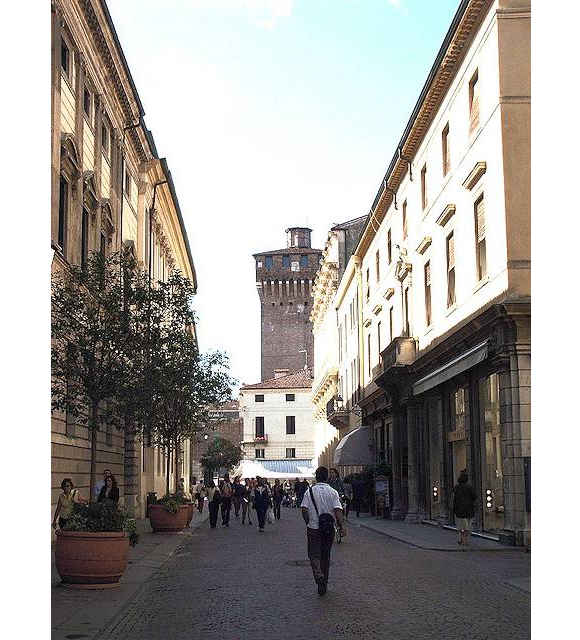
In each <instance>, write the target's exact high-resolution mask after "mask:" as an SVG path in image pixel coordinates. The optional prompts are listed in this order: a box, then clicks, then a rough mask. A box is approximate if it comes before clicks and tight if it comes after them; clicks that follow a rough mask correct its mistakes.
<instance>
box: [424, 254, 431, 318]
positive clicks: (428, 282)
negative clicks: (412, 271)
mask: <svg viewBox="0 0 580 640" xmlns="http://www.w3.org/2000/svg"><path fill="white" fill-rule="evenodd" d="M425 322H426V324H427V326H428V327H429V326H431V262H430V261H429V260H428V261H427V262H426V263H425Z"/></svg>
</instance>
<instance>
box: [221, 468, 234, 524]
mask: <svg viewBox="0 0 580 640" xmlns="http://www.w3.org/2000/svg"><path fill="white" fill-rule="evenodd" d="M233 492H234V491H233V488H232V483H231V482H230V476H229V474H227V473H226V474H225V475H224V479H223V480H222V483H221V484H220V495H221V505H222V527H229V526H230V511H231V509H232V494H233Z"/></svg>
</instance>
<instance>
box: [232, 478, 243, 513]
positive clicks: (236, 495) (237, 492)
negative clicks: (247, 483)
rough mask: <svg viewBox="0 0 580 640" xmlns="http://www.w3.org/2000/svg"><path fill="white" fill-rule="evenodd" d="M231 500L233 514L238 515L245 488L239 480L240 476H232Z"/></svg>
mask: <svg viewBox="0 0 580 640" xmlns="http://www.w3.org/2000/svg"><path fill="white" fill-rule="evenodd" d="M232 489H233V496H232V502H233V503H234V514H235V516H236V518H239V517H240V507H241V506H242V498H243V497H244V493H245V492H246V489H245V487H244V485H243V484H242V483H241V481H240V476H236V477H235V478H234V484H233V487H232Z"/></svg>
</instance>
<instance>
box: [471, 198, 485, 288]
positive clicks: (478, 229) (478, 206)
mask: <svg viewBox="0 0 580 640" xmlns="http://www.w3.org/2000/svg"><path fill="white" fill-rule="evenodd" d="M474 210H475V254H476V260H477V280H478V282H479V281H480V280H483V278H485V276H486V275H487V255H486V242H485V203H484V199H483V195H482V196H481V197H480V198H479V199H478V200H477V201H476V203H475V205H474Z"/></svg>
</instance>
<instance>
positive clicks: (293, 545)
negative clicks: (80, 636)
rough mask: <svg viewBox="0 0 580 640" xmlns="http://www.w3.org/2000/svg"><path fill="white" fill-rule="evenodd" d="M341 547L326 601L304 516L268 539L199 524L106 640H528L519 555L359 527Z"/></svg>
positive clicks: (288, 518) (276, 528)
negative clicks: (465, 549) (426, 544)
mask: <svg viewBox="0 0 580 640" xmlns="http://www.w3.org/2000/svg"><path fill="white" fill-rule="evenodd" d="M351 523H352V524H351V525H349V531H348V538H347V539H346V540H345V542H344V543H343V544H341V545H336V544H335V545H334V546H333V551H332V565H331V570H330V581H329V590H328V593H327V594H326V595H325V596H324V597H319V596H318V595H317V593H316V587H315V584H314V582H313V579H312V574H311V570H310V566H309V563H308V560H307V556H306V544H305V533H304V524H303V522H302V519H301V518H300V514H299V512H298V511H297V510H288V509H284V510H283V511H282V520H281V521H280V522H278V523H276V524H274V525H271V526H270V525H268V526H267V528H266V532H265V533H264V534H259V533H258V531H257V530H256V527H255V526H253V527H249V526H247V525H246V526H245V527H242V525H241V524H240V522H239V520H236V519H235V518H234V517H233V514H232V522H231V525H230V527H229V528H228V529H226V528H220V527H219V525H218V528H217V529H215V530H210V529H209V525H208V523H204V524H203V525H202V526H201V527H200V528H199V529H197V530H196V531H194V532H193V535H192V537H189V538H187V539H185V541H184V544H183V545H182V546H181V548H180V549H179V550H178V551H177V553H176V554H175V555H174V556H172V557H171V559H170V560H169V561H168V562H167V563H166V564H165V565H164V566H163V567H162V568H161V569H160V570H159V571H158V572H157V573H156V574H154V575H153V577H152V578H151V579H150V580H149V581H148V582H146V583H145V584H144V586H143V588H142V589H141V590H140V592H139V593H138V595H137V596H136V597H135V598H134V599H133V600H132V601H131V602H130V603H129V605H128V606H127V607H126V608H125V610H124V611H123V612H122V613H121V615H119V616H117V618H116V619H115V621H114V622H113V623H111V624H110V625H109V626H108V628H107V629H106V630H105V631H104V633H102V634H101V635H99V638H109V639H113V638H127V639H128V640H131V639H133V638H134V639H136V640H137V639H138V640H155V639H157V638H163V639H164V640H167V639H169V638H172V639H176V640H179V639H182V638H183V639H185V638H188V639H190V638H199V639H201V640H213V639H216V640H217V639H218V638H219V639H220V640H237V639H245V638H253V639H258V640H262V639H264V638H276V640H284V639H292V640H307V639H308V640H312V639H313V638H320V639H323V638H338V639H342V638H357V639H358V640H365V639H367V638H368V639H370V638H386V637H388V638H390V639H401V640H403V639H408V638H417V639H421V638H429V639H433V638H458V639H459V638H461V639H462V638H466V639H467V638H469V639H470V640H478V639H480V640H484V639H485V640H492V639H495V638H497V639H498V640H499V639H501V640H503V639H504V638H510V639H511V640H517V639H519V638H522V639H523V638H529V637H530V596H529V594H527V593H524V592H522V591H519V590H517V589H515V588H513V587H512V586H510V585H508V584H507V583H508V581H514V580H515V581H517V579H521V578H525V577H528V576H529V575H530V555H529V554H527V553H523V552H521V551H502V552H497V553H493V552H492V553H486V552H484V551H473V552H469V553H452V552H441V551H426V550H422V549H418V548H413V547H410V546H408V545H406V544H404V543H402V542H398V541H396V540H391V539H388V538H385V537H384V536H381V535H380V534H378V533H375V532H372V531H368V530H365V529H362V528H358V527H357V526H355V525H356V518H351Z"/></svg>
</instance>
